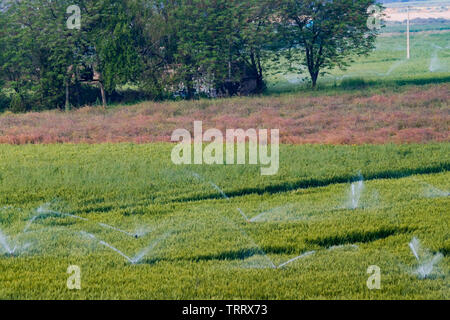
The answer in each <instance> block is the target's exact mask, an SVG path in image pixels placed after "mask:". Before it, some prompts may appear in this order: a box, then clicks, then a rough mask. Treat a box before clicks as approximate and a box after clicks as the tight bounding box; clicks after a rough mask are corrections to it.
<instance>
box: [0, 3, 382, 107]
mask: <svg viewBox="0 0 450 320" xmlns="http://www.w3.org/2000/svg"><path fill="white" fill-rule="evenodd" d="M375 2H376V1H375V0H362V1H353V0H340V1H332V0H308V1H306V0H279V1H271V0H95V1H94V0H79V1H77V2H76V3H75V5H76V7H77V8H79V12H80V17H81V19H80V25H79V27H76V28H69V24H68V21H69V20H70V19H72V18H73V16H71V15H72V14H73V12H72V11H71V10H68V8H69V7H71V6H73V5H74V3H73V1H69V0H58V1H51V0H20V1H19V0H16V1H1V5H0V86H1V90H0V104H7V105H6V106H5V105H3V109H4V108H10V109H11V110H13V111H27V110H31V109H33V110H41V109H48V108H63V107H65V108H70V106H72V105H83V104H86V103H92V102H93V101H92V100H93V99H94V100H98V101H99V103H100V101H101V103H102V104H103V105H106V104H107V102H108V101H111V100H114V99H116V98H117V97H119V99H120V93H119V91H120V90H118V89H119V88H121V89H122V90H127V88H128V89H129V90H132V91H134V92H137V97H136V98H137V99H139V98H148V99H164V98H173V97H182V98H187V99H191V98H194V97H197V96H201V95H205V96H208V97H218V96H230V95H234V94H255V93H261V92H263V91H264V89H265V79H264V76H265V75H266V73H267V68H268V65H269V64H272V65H273V64H274V63H276V61H277V60H276V59H277V57H279V56H280V55H284V56H285V57H287V58H288V61H289V62H291V63H292V64H293V65H297V66H304V67H303V68H297V72H299V73H303V72H305V70H306V71H308V72H309V74H310V76H311V81H312V84H313V86H315V85H316V83H317V79H318V77H319V75H320V73H321V72H323V71H325V70H327V69H331V68H334V67H341V68H343V67H345V66H346V65H348V64H349V63H350V62H351V61H352V58H354V57H355V56H357V55H361V54H366V53H368V52H370V50H372V49H373V47H374V41H375V38H376V35H377V31H376V30H371V29H370V28H369V27H368V26H367V19H368V18H369V14H370V13H369V12H368V10H367V9H368V7H369V6H370V5H373V4H375ZM71 8H72V7H71ZM74 12H75V11H74ZM97 90H98V91H97ZM2 97H3V98H2ZM5 97H6V98H5ZM0 109H2V107H0Z"/></svg>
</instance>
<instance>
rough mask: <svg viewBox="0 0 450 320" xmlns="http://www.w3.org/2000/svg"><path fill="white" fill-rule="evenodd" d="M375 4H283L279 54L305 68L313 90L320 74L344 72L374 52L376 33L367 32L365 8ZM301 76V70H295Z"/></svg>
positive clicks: (347, 0)
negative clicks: (339, 70)
mask: <svg viewBox="0 0 450 320" xmlns="http://www.w3.org/2000/svg"><path fill="white" fill-rule="evenodd" d="M376 2H377V1H376V0H358V1H355V0H339V1H337V0H307V1H305V0H284V1H281V2H280V6H279V19H278V21H279V31H280V34H282V35H283V37H284V38H283V44H285V47H284V50H283V53H284V54H286V55H287V57H288V59H289V61H290V62H292V63H293V65H297V66H303V67H306V70H307V71H308V72H309V74H310V76H311V82H312V85H313V87H315V86H316V84H317V79H318V77H319V75H320V74H321V72H323V71H326V70H329V69H332V68H335V67H340V68H345V67H346V66H348V64H349V63H350V62H352V61H353V59H354V57H355V56H358V55H363V54H367V53H369V52H370V51H371V50H373V49H374V46H375V39H376V36H377V33H378V30H377V29H375V28H369V27H368V24H367V21H368V19H369V17H370V12H369V11H368V8H369V7H370V6H371V5H376ZM297 70H298V71H299V72H303V71H304V69H303V68H302V67H301V68H300V69H297Z"/></svg>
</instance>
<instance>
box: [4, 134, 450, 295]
mask: <svg viewBox="0 0 450 320" xmlns="http://www.w3.org/2000/svg"><path fill="white" fill-rule="evenodd" d="M171 148H172V145H169V144H148V145H133V144H117V145H107V144H105V145H92V146H90V145H39V146H32V145H27V146H7V145H2V146H0V230H1V233H0V299H10V298H37V299H63V298H68V299H80V298H92V299H100V298H136V299H143V298H146V299H157V298H159V299H181V298H185V299H219V298H228V299H232V298H242V299H268V298H270V299H311V298H314V299H323V298H330V299H343V298H356V299H395V298H397V299H413V298H414V299H419V298H424V299H431V298H434V299H449V298H450V290H449V284H450V283H449V279H450V278H449V276H450V259H449V256H448V253H449V249H450V234H449V226H448V222H449V217H450V216H449V208H450V202H449V197H448V195H449V193H448V192H449V191H448V190H449V189H450V173H449V169H450V144H448V143H442V144H428V145H382V146H370V145H367V146H318V145H317V146H308V145H307V146H287V145H283V146H281V151H280V171H279V173H278V174H277V175H276V176H271V177H262V176H261V175H260V172H259V167H257V166H242V165H241V166H182V167H177V166H175V165H172V163H171V162H170V151H171ZM361 177H363V179H364V180H363V182H360V181H361ZM352 183H353V192H352V187H351V185H352ZM244 215H245V216H246V217H247V219H246V218H244ZM33 217H34V219H33ZM136 236H137V237H136ZM414 237H416V238H417V239H419V240H420V242H421V245H422V249H421V250H419V252H418V254H419V258H420V261H417V260H416V258H415V257H414V255H413V253H412V251H411V250H410V248H409V246H408V243H409V242H410V241H411V240H412V239H413V238H414ZM102 241H103V242H102ZM115 250H118V251H115ZM8 251H9V252H10V253H8ZM121 253H122V254H124V255H121ZM299 256H300V257H299ZM433 257H435V258H436V259H435V260H436V261H434V263H433V269H432V271H430V272H429V273H428V274H427V277H426V278H425V279H420V277H419V275H418V274H417V270H418V267H419V266H421V265H423V264H426V263H428V262H429V261H431V259H432V258H433ZM296 258H298V259H296ZM291 259H295V260H292V261H291V262H290V263H288V264H286V263H287V262H288V261H290V260H291ZM129 260H132V261H129ZM132 262H135V264H133V263H132ZM69 265H78V266H80V267H81V270H82V290H80V291H70V290H68V289H67V288H66V281H67V278H68V277H69V275H68V274H67V273H66V270H67V267H68V266H69ZM371 265H377V266H379V267H380V269H381V289H380V290H369V289H368V288H367V286H366V281H367V279H368V277H369V275H368V274H367V269H368V267H369V266H371ZM274 266H275V267H278V268H274Z"/></svg>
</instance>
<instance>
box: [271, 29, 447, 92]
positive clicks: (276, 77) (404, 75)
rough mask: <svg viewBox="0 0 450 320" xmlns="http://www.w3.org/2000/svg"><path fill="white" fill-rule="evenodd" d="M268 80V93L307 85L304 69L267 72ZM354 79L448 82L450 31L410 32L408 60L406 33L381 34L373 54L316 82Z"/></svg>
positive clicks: (326, 83)
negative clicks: (299, 71)
mask: <svg viewBox="0 0 450 320" xmlns="http://www.w3.org/2000/svg"><path fill="white" fill-rule="evenodd" d="M426 27H427V26H420V27H417V30H415V31H423V30H427V28H426ZM397 31H398V30H397ZM391 32H393V31H391ZM275 67H279V65H277V66H274V68H275ZM267 79H268V88H269V91H271V92H278V91H286V90H295V89H300V88H302V87H305V86H308V85H309V76H308V73H307V72H304V73H303V74H293V73H289V72H288V73H286V72H280V73H277V74H268V76H267ZM355 79H356V80H360V79H363V80H364V81H366V82H368V83H369V84H370V83H371V82H372V83H373V84H380V85H389V84H390V83H391V84H395V83H402V82H405V83H408V82H411V83H416V84H420V83H421V82H423V83H427V82H439V81H449V80H450V32H446V33H412V34H411V59H410V60H407V59H406V35H392V36H381V37H379V38H378V40H377V47H376V49H375V51H374V52H373V53H371V54H370V55H369V56H363V57H359V58H357V59H356V60H355V62H354V63H352V64H351V65H350V67H348V68H347V69H346V70H340V69H335V70H332V71H331V72H329V74H327V75H325V76H323V77H321V78H320V80H319V85H322V86H323V85H328V86H330V85H331V86H333V85H337V86H339V85H340V84H341V83H342V81H352V80H355Z"/></svg>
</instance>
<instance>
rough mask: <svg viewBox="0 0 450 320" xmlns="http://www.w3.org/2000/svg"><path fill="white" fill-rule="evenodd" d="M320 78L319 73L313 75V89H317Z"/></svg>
mask: <svg viewBox="0 0 450 320" xmlns="http://www.w3.org/2000/svg"><path fill="white" fill-rule="evenodd" d="M318 77H319V72H313V73H311V82H312V87H313V88H316V87H317V78H318Z"/></svg>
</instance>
